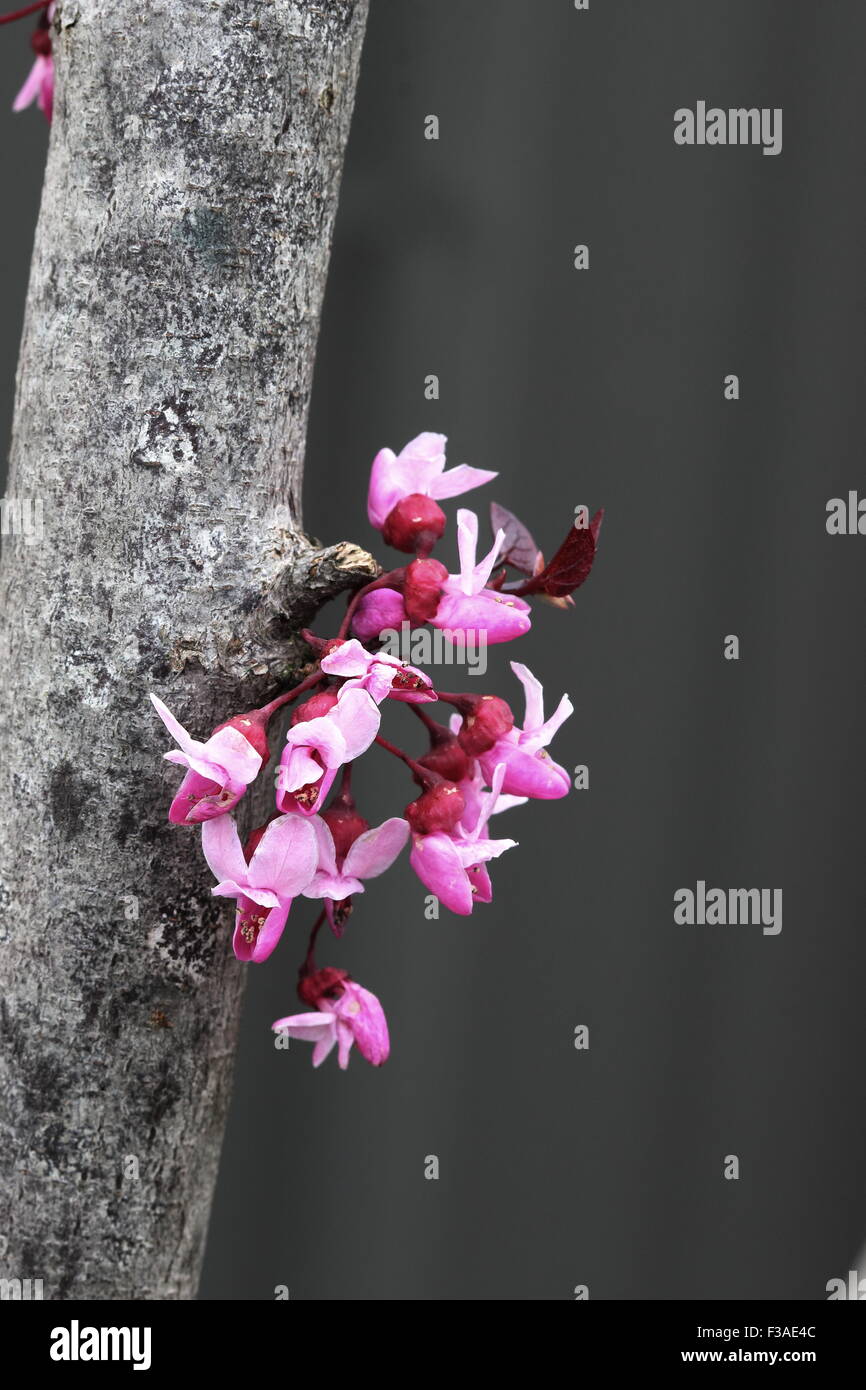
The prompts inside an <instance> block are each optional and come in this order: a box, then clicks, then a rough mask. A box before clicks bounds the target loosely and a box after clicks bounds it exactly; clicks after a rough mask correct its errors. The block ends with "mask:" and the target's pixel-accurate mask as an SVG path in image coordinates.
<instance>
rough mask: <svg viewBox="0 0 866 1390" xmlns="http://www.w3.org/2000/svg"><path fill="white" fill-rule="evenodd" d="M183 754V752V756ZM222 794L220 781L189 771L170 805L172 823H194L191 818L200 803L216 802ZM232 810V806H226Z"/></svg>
mask: <svg viewBox="0 0 866 1390" xmlns="http://www.w3.org/2000/svg"><path fill="white" fill-rule="evenodd" d="M182 756H183V754H181V757H182ZM221 795H222V786H221V785H220V783H219V782H215V781H213V779H212V778H209V777H201V776H199V774H198V773H197V772H188V773H187V774H186V776H185V777H184V779H183V781H182V782H181V784H180V786H179V787H178V789H177V791H176V792H175V794H174V800H173V801H172V803H171V806H170V807H169V812H168V818H169V820H170V821H171V823H172V825H193V824H194V822H193V821H192V820H190V819H189V817H190V816H192V815H194V814H195V813H196V809H197V807H198V805H199V804H200V803H201V802H202V801H209V802H210V804H215V802H216V801H218V800H219V797H220V796H221ZM226 809H227V810H230V809H231V807H226ZM209 818H210V817H208V816H204V817H202V819H204V820H208V819H209Z"/></svg>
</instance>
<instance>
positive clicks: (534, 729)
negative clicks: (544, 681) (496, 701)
mask: <svg viewBox="0 0 866 1390" xmlns="http://www.w3.org/2000/svg"><path fill="white" fill-rule="evenodd" d="M511 669H512V671H513V672H514V674H515V676H517V679H518V680H519V681H520V682H521V683H522V685H523V689H524V691H525V693H526V718H525V720H524V726H523V728H522V729H518V728H516V727H515V728H513V729H511V730H510V732H509V733H507V734H505V735H503V737H502V738H500V739H498V740H497V742H496V743H494V745H493V747H492V748H491V749H489V750H488V751H487V752H486V753H482V754H481V756H480V757H479V759H478V761H479V764H480V767H481V770H482V772H483V773H484V775H485V776H486V777H488V778H489V777H490V776H491V775H492V772H493V769H494V768H495V767H496V765H497V764H498V763H504V765H505V778H504V781H503V784H502V786H503V790H504V791H505V792H508V793H510V794H512V795H514V796H529V797H535V798H538V799H540V800H542V801H554V800H557V799H558V798H559V797H561V796H566V795H567V794H568V791H569V788H570V786H571V778H570V777H569V775H568V773H567V771H566V770H565V768H564V767H560V766H559V764H558V763H555V762H554V761H553V759H552V758H551V757H550V754H549V753H548V752H547V751H546V750H547V745H548V744H549V743H550V741H551V739H552V738H553V736H554V734H555V733H556V731H557V729H558V728H559V727H560V725H561V724H564V723H565V721H566V719H568V717H569V715H571V714H573V713H574V706H573V705H572V703H571V701H570V700H569V698H568V696H567V695H563V697H562V699H561V700H560V702H559V704H558V705H557V707H556V709H555V711H554V712H553V714H552V715H551V716H550V718H549V719H545V718H544V692H543V689H542V686H541V682H540V681H538V680H537V679H536V677H535V676H534V675H533V674H532V672H531V671H530V670H529V668H528V667H527V666H523V665H522V664H521V663H520V662H519V661H512V662H511Z"/></svg>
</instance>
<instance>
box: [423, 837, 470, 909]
mask: <svg viewBox="0 0 866 1390" xmlns="http://www.w3.org/2000/svg"><path fill="white" fill-rule="evenodd" d="M473 848H474V846H473ZM478 857H479V859H480V858H481V856H480V855H479V856H478ZM409 862H410V864H411V865H412V868H413V869H414V870H415V872H416V874H417V875H418V877H419V878H420V880H421V882H422V883H423V884H424V885H425V887H427V888H429V889H430V892H431V893H435V895H436V897H437V898H438V899H439V901H440V902H442V903H444V904H445V906H446V907H448V908H450V909H451V911H452V912H456V913H458V914H459V915H460V916H461V917H468V916H469V914H470V912H471V911H472V904H473V901H474V899H473V895H472V886H471V884H470V882H469V879H468V878H467V876H466V869H465V867H464V865H463V863H462V861H461V859H460V855H459V853H458V851H457V847H456V845H455V844H454V841H453V840H452V839H451V838H450V836H448V835H443V834H435V835H416V836H414V842H413V846H412V853H411V855H410V857H409Z"/></svg>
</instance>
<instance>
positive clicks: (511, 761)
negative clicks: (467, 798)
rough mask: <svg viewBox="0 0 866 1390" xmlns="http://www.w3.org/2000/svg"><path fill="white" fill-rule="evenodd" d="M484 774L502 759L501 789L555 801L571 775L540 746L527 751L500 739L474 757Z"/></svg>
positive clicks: (565, 792)
mask: <svg viewBox="0 0 866 1390" xmlns="http://www.w3.org/2000/svg"><path fill="white" fill-rule="evenodd" d="M478 761H479V763H480V764H481V768H482V771H483V772H484V775H485V777H487V776H489V775H490V774H492V772H493V769H494V767H495V765H496V763H497V761H501V762H504V763H505V778H504V780H503V783H502V790H503V792H505V793H507V794H509V795H512V796H531V797H534V798H535V799H536V800H539V801H556V800H558V799H559V798H560V797H562V796H567V795H568V791H569V788H570V787H571V778H570V777H569V775H568V773H567V772H566V770H565V768H564V767H560V766H559V764H558V763H555V762H554V761H553V759H552V758H550V757H548V755H547V753H545V752H544V750H543V749H542V750H541V751H540V752H536V753H532V752H527V751H526V750H525V749H523V748H519V747H515V745H514V744H510V743H506V742H505V741H504V740H500V741H499V742H498V743H495V744H494V745H493V747H492V748H491V749H490V751H489V752H488V753H482V754H481V757H480V758H479V759H478Z"/></svg>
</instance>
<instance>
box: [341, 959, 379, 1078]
mask: <svg viewBox="0 0 866 1390" xmlns="http://www.w3.org/2000/svg"><path fill="white" fill-rule="evenodd" d="M334 1013H335V1014H336V1015H337V1019H338V1022H337V1028H338V1029H339V1027H340V1021H342V1022H343V1023H345V1024H346V1025H347V1027H349V1028H350V1029H351V1032H352V1035H353V1037H354V1040H355V1042H356V1043H357V1045H358V1051H359V1052H360V1053H361V1056H362V1057H365V1058H366V1060H367V1061H368V1062H370V1063H371V1064H372V1065H373V1066H374V1067H380V1066H381V1065H382V1063H383V1062H386V1061H387V1060H388V1054H389V1052H390V1049H391V1044H390V1040H389V1038H388V1022H387V1020H386V1018H385V1011H384V1009H383V1008H382V1005H381V1004H380V1003H379V1000H378V999H377V998H376V996H375V994H371V993H370V991H369V990H368V989H363V988H362V987H361V985H358V984H355V982H354V980H350V981H349V982H348V983H347V984H346V987H345V989H344V991H343V994H342V995H341V997H340V999H339V1000H338V1001H337V1003H336V1004H335V1005H334Z"/></svg>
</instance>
